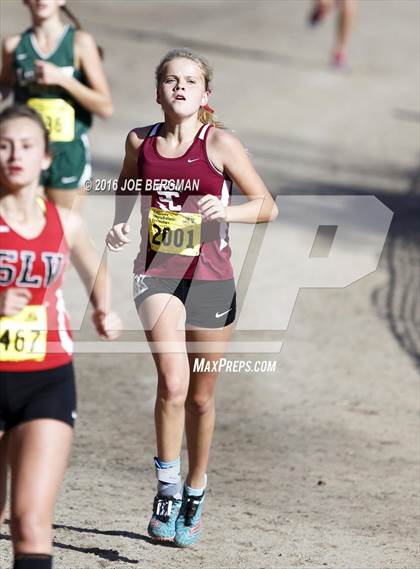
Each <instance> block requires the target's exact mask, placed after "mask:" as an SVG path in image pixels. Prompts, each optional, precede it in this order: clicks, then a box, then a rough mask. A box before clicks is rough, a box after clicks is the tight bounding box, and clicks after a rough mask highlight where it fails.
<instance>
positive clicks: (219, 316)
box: [215, 308, 232, 318]
mask: <svg viewBox="0 0 420 569" xmlns="http://www.w3.org/2000/svg"><path fill="white" fill-rule="evenodd" d="M231 310H232V309H231V308H229V310H226V312H222V313H221V314H219V313H218V312H216V314H215V316H216V318H221V317H222V316H224V315H225V314H227V313H228V312H230V311H231Z"/></svg>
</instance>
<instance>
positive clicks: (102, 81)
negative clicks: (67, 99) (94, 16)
mask: <svg viewBox="0 0 420 569" xmlns="http://www.w3.org/2000/svg"><path fill="white" fill-rule="evenodd" d="M75 58H76V60H78V61H79V62H80V67H81V69H82V70H83V72H84V74H85V76H86V79H87V82H88V85H89V86H87V85H84V84H83V83H81V82H80V81H78V80H77V79H75V78H74V77H71V76H68V75H66V74H65V73H64V72H63V70H62V69H61V68H60V67H59V66H57V65H54V64H53V63H50V62H48V61H41V60H37V61H36V62H35V66H36V73H37V81H38V82H39V83H40V84H42V85H59V86H60V87H62V88H63V89H65V90H66V91H68V92H69V93H70V95H72V96H73V97H74V98H75V99H76V100H77V101H78V102H79V103H80V104H81V105H82V106H83V107H84V108H85V109H87V110H88V111H90V112H92V113H95V114H97V115H99V116H100V117H102V118H109V117H110V116H111V115H112V113H113V106H112V99H111V93H110V90H109V86H108V81H107V79H106V76H105V72H104V69H103V66H102V62H101V58H100V55H99V51H98V47H97V45H96V43H95V40H94V39H93V37H92V36H91V35H90V34H88V33H87V32H83V31H80V30H79V31H77V32H76V40H75Z"/></svg>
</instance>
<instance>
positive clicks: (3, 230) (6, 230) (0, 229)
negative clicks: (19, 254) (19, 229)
mask: <svg viewBox="0 0 420 569" xmlns="http://www.w3.org/2000/svg"><path fill="white" fill-rule="evenodd" d="M9 231H10V227H8V226H7V225H0V233H9Z"/></svg>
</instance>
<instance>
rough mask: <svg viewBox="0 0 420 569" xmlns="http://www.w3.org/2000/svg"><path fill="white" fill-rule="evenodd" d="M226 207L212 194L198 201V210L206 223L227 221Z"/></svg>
mask: <svg viewBox="0 0 420 569" xmlns="http://www.w3.org/2000/svg"><path fill="white" fill-rule="evenodd" d="M226 209H227V208H226V207H225V206H224V205H223V204H222V202H221V201H220V200H219V199H218V198H217V197H216V196H213V195H212V194H207V195H205V196H204V197H202V198H201V200H199V201H198V210H199V212H200V213H201V215H202V216H203V219H204V221H227V211H226Z"/></svg>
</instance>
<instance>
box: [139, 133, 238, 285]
mask: <svg viewBox="0 0 420 569" xmlns="http://www.w3.org/2000/svg"><path fill="white" fill-rule="evenodd" d="M161 126H162V124H161V123H160V124H156V125H155V126H154V127H153V128H152V130H151V131H150V133H149V135H148V137H147V138H146V139H145V140H144V141H143V144H142V146H141V148H140V151H139V156H138V164H137V173H138V182H139V183H140V184H141V190H140V194H141V217H142V219H141V247H140V252H139V254H138V256H137V258H136V260H135V262H134V273H135V274H143V275H148V276H155V277H162V278H175V279H194V280H206V281H213V280H214V281H218V280H228V279H232V278H233V270H232V265H231V262H230V256H231V249H230V246H229V236H228V224H227V223H224V222H223V223H219V222H205V221H203V220H202V216H201V215H200V214H199V213H198V205H197V202H198V201H199V200H200V199H201V198H202V197H203V196H205V195H207V194H212V195H214V196H216V197H217V198H218V199H219V200H221V202H222V204H223V205H225V206H227V205H229V203H230V197H231V191H232V181H231V180H230V179H229V178H227V177H226V176H224V175H223V174H222V173H221V172H219V171H218V170H216V168H215V167H214V166H213V165H212V164H211V162H210V161H209V158H208V156H207V151H206V139H207V135H208V133H209V130H210V128H212V126H211V125H209V124H206V125H203V127H202V128H201V129H200V130H199V131H198V133H197V135H196V136H195V139H194V141H193V143H192V144H191V146H190V147H189V148H188V150H187V151H186V152H185V153H184V154H183V155H182V156H179V157H177V158H165V157H164V156H161V155H160V154H159V153H158V150H157V146H156V140H157V135H158V132H159V129H160V128H161Z"/></svg>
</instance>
